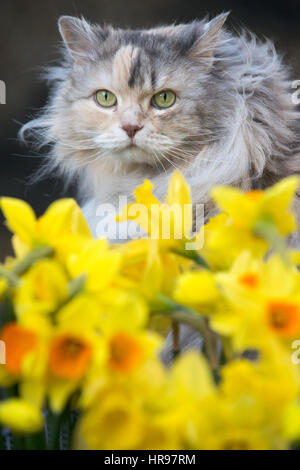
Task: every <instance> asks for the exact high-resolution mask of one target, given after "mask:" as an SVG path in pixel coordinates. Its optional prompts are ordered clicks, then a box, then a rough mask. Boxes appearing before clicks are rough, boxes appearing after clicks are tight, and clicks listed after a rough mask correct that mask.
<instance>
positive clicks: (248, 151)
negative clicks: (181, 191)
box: [20, 15, 300, 229]
mask: <svg viewBox="0 0 300 470" xmlns="http://www.w3.org/2000/svg"><path fill="white" fill-rule="evenodd" d="M226 17H227V15H220V16H219V17H217V18H215V19H214V20H212V21H211V22H208V21H207V19H205V20H202V21H194V22H192V23H190V24H187V25H177V26H166V27H160V28H156V29H153V30H139V31H132V30H120V29H113V28H111V27H100V26H98V25H91V24H89V23H88V22H87V21H85V20H84V19H81V20H80V19H76V18H70V17H63V18H61V19H60V22H59V27H60V31H61V33H62V36H63V38H64V41H65V46H66V47H65V48H64V58H63V61H62V63H61V65H60V66H59V67H56V68H50V69H49V71H48V80H49V81H50V82H51V83H52V92H51V95H50V100H49V103H48V105H47V106H46V107H45V109H44V110H43V112H42V114H41V115H40V117H38V118H37V119H35V120H34V121H31V122H29V123H27V124H25V125H24V126H23V128H22V129H21V132H20V135H21V138H24V139H25V137H26V136H27V135H32V136H33V138H34V139H36V142H37V144H38V145H39V146H43V145H51V147H52V151H51V152H50V154H49V157H48V160H47V164H46V166H45V171H46V172H49V171H51V170H53V169H54V168H58V169H59V170H60V171H61V172H62V173H63V174H65V175H66V177H67V178H68V179H74V178H75V177H77V178H79V181H80V183H81V184H80V187H81V192H82V193H83V194H84V196H85V198H86V199H88V200H89V201H88V203H87V204H86V206H85V213H86V216H87V218H88V220H89V223H90V225H91V227H92V228H93V229H95V225H96V222H97V218H96V217H95V211H96V207H97V204H98V203H99V202H104V201H109V202H113V203H117V199H118V196H119V195H127V196H130V195H131V193H132V191H133V189H134V188H135V187H136V186H137V185H138V184H140V183H141V182H142V180H143V179H144V178H146V177H148V178H150V179H152V181H153V182H154V184H155V186H156V193H157V195H158V196H159V197H161V196H163V194H164V193H165V191H166V187H167V181H168V178H169V176H170V174H171V173H172V171H173V170H174V166H176V167H179V169H180V170H181V171H182V172H183V174H184V176H185V177H186V179H187V181H188V183H189V184H190V185H191V188H192V195H193V200H194V202H195V203H204V204H205V207H206V217H207V218H209V217H210V216H211V215H212V214H214V213H215V209H214V207H213V205H212V203H211V200H210V197H209V191H210V189H211V188H212V187H213V186H214V185H216V184H230V185H235V186H237V187H240V188H243V189H250V188H264V187H267V186H268V185H270V184H272V183H274V182H275V181H277V180H279V179H280V178H282V177H285V176H287V175H289V174H293V173H299V169H300V137H299V133H300V113H299V110H298V109H297V107H296V106H295V105H294V104H293V103H292V99H291V80H292V79H291V74H290V71H289V69H288V68H287V67H286V66H285V65H284V64H283V62H282V59H281V57H280V55H279V54H278V53H277V52H276V50H275V48H274V45H273V43H272V42H271V41H269V40H265V41H259V40H258V39H257V38H256V37H255V36H254V35H253V34H251V33H249V32H247V31H242V32H241V34H240V35H239V36H237V35H234V34H232V33H231V32H229V31H228V30H225V28H222V29H221V27H222V26H223V23H224V21H225V20H226ZM126 45H133V46H136V47H138V49H139V53H138V55H137V57H136V58H135V61H134V62H133V64H132V67H131V70H130V77H129V82H128V84H129V87H130V88H132V89H135V87H140V88H142V87H143V86H146V84H147V83H148V82H149V83H150V86H151V87H152V90H153V91H155V89H156V87H158V86H159V83H160V80H161V77H162V75H165V76H169V77H170V80H171V77H173V78H172V80H174V77H175V78H176V77H177V78H178V79H181V80H182V83H184V87H183V90H182V99H181V100H180V103H179V102H178V106H177V107H176V106H174V109H173V108H170V110H169V112H168V113H166V114H164V115H161V118H160V123H161V129H162V131H161V135H160V134H159V133H157V134H156V135H153V136H148V140H149V145H148V147H147V148H146V150H145V149H144V148H143V149H141V150H140V154H138V155H135V156H132V160H131V159H130V158H131V157H130V155H129V156H128V155H127V154H126V158H125V156H124V158H123V159H120V158H119V156H120V153H119V149H116V148H115V147H113V144H112V147H111V148H108V150H109V152H108V155H107V154H105V155H103V154H102V153H101V152H102V148H103V145H104V141H102V140H101V139H102V136H101V135H96V131H95V130H93V132H94V133H92V132H91V131H90V130H89V129H84V126H82V127H81V128H79V129H77V130H74V129H73V126H72V119H73V117H74V113H73V115H72V113H70V108H72V106H74V104H76V103H77V102H78V100H85V99H87V94H88V91H87V90H88V87H89V86H90V87H91V89H92V84H89V82H91V80H92V79H93V78H94V82H95V77H96V76H97V73H98V72H97V71H98V70H99V67H100V66H101V69H106V68H107V70H109V67H111V63H112V61H113V58H114V57H115V55H116V53H117V52H118V50H119V49H120V48H121V47H123V46H126ZM77 117H78V116H77ZM169 128H173V130H174V132H173V133H168V129H169ZM191 134H193V135H192V136H191ZM174 136H175V137H174ZM176 136H177V137H176ZM104 137H105V136H104ZM176 138H177V141H176V144H174V142H173V141H172V139H176ZM99 139H100V140H99ZM151 139H152V140H151ZM115 140H116V139H115ZM83 142H84V143H83ZM107 145H108V144H107ZM151 145H152V147H151ZM175 147H176V150H174V148H175ZM151 148H153V152H152V150H151ZM79 151H80V153H81V155H82V156H84V158H85V157H86V160H85V159H84V158H83V164H82V163H81V164H80V165H79V164H78V161H77V160H76V158H75V157H76V155H77V153H78V152H79ZM155 151H157V152H158V154H159V160H160V163H161V164H162V166H161V168H160V167H159V166H158V168H157V167H156V158H154V157H155ZM94 152H98V153H99V155H100V157H101V159H102V161H106V160H107V161H108V163H109V164H110V165H111V166H112V167H113V171H111V172H110V175H109V177H108V176H107V175H106V174H105V173H104V174H103V171H104V170H103V166H101V169H100V170H99V171H98V170H97V168H98V167H97V165H96V164H93V165H90V163H89V157H90V156H91V155H92V154H94ZM180 155H181V156H182V158H183V159H184V161H183V160H182V159H180ZM100 157H99V158H100ZM81 161H82V160H81ZM84 162H86V163H84ZM163 168H164V171H163V170H162V169H163Z"/></svg>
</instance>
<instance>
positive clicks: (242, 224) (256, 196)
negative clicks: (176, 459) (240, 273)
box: [212, 176, 299, 236]
mask: <svg viewBox="0 0 300 470" xmlns="http://www.w3.org/2000/svg"><path fill="white" fill-rule="evenodd" d="M298 185H299V178H298V177H297V176H290V177H288V178H286V179H284V180H282V181H280V182H279V183H277V184H275V185H274V186H273V187H271V188H269V189H266V190H265V191H260V190H253V191H249V192H247V193H245V194H244V193H242V192H241V191H239V190H238V189H235V188H230V187H215V188H214V189H213V190H212V197H213V199H214V200H215V202H216V203H217V204H218V206H219V207H220V208H221V209H222V210H224V211H225V212H226V213H227V214H228V215H229V216H230V217H231V218H232V219H233V221H234V223H235V224H236V226H237V227H239V228H240V229H243V228H244V229H247V230H250V231H253V230H254V229H255V225H256V224H257V223H258V222H260V221H265V220H267V221H270V222H271V223H273V224H274V226H275V227H276V228H277V229H278V231H279V232H280V233H281V234H282V235H284V236H286V235H288V234H290V233H291V232H292V231H294V230H295V229H296V221H295V217H294V215H293V214H292V212H291V209H290V206H291V204H292V200H293V197H294V196H295V193H296V191H297V188H298Z"/></svg>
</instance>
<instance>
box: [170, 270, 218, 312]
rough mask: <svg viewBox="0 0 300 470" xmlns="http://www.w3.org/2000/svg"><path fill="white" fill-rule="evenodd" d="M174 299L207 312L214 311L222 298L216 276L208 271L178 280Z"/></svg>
mask: <svg viewBox="0 0 300 470" xmlns="http://www.w3.org/2000/svg"><path fill="white" fill-rule="evenodd" d="M173 295H174V299H175V300H176V301H177V302H179V303H181V304H184V305H189V306H192V307H194V308H197V309H198V308H199V309H200V310H202V313H204V311H205V312H206V311H207V310H208V309H213V307H214V305H215V304H216V302H217V301H218V299H219V298H220V292H219V290H218V288H217V285H216V281H215V278H214V275H213V274H212V273H211V272H209V271H206V270H202V271H192V272H187V273H184V274H182V275H181V276H179V277H178V279H177V285H176V288H175V291H174V294H173Z"/></svg>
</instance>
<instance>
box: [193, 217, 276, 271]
mask: <svg viewBox="0 0 300 470" xmlns="http://www.w3.org/2000/svg"><path fill="white" fill-rule="evenodd" d="M199 236H200V237H202V238H203V240H204V244H203V247H202V248H201V249H200V250H199V253H200V255H201V256H203V258H204V259H206V260H207V261H208V263H209V266H210V267H211V269H212V270H213V271H225V270H227V269H229V268H230V266H231V265H232V263H233V262H234V261H235V259H236V258H237V257H238V256H239V254H240V253H241V252H242V251H245V250H247V251H250V252H251V253H252V254H253V256H255V257H257V258H261V257H263V255H264V254H265V253H266V252H267V250H268V243H267V241H266V240H264V239H263V238H260V237H256V236H253V235H252V233H251V232H250V231H249V230H248V229H243V228H240V227H236V226H235V225H234V223H233V221H232V219H231V218H230V217H229V216H228V215H226V214H223V213H222V214H219V215H217V216H215V217H213V218H211V219H210V220H209V222H208V223H207V224H205V225H204V226H203V227H201V228H200V232H199Z"/></svg>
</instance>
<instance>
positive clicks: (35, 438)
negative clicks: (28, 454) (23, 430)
mask: <svg viewBox="0 0 300 470" xmlns="http://www.w3.org/2000/svg"><path fill="white" fill-rule="evenodd" d="M25 446H26V450H45V449H46V439H45V433H44V431H41V432H38V433H35V434H30V435H28V436H26V438H25Z"/></svg>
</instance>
